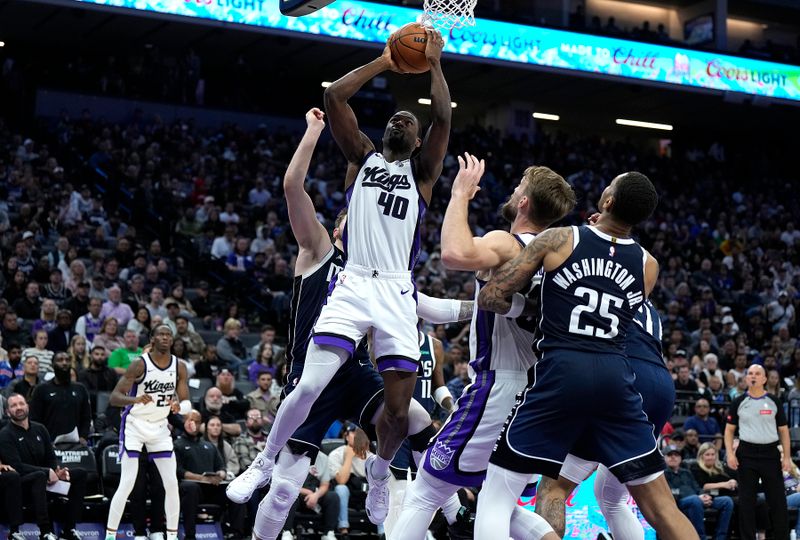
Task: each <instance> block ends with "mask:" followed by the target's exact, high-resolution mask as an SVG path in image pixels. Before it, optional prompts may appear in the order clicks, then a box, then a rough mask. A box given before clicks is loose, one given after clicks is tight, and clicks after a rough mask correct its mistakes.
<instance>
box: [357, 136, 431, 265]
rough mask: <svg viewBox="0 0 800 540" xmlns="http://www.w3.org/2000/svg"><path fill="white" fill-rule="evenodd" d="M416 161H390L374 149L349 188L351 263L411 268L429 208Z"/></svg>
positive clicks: (415, 260)
mask: <svg viewBox="0 0 800 540" xmlns="http://www.w3.org/2000/svg"><path fill="white" fill-rule="evenodd" d="M413 169H414V167H413V166H412V161H411V160H410V159H406V160H403V161H393V162H391V163H390V162H388V161H386V158H384V157H383V156H382V155H381V154H379V153H377V152H371V153H370V154H368V155H367V157H366V158H365V159H364V164H363V165H362V166H361V169H359V171H358V175H357V176H356V179H355V181H354V182H353V184H352V185H351V186H350V188H349V189H348V190H347V221H346V222H345V228H344V232H343V233H342V243H343V244H344V252H345V255H346V260H347V264H355V265H359V266H363V267H365V268H369V269H372V270H384V271H386V272H407V271H409V270H412V269H413V268H414V265H415V264H416V262H417V256H418V254H419V247H420V242H419V235H420V231H419V228H420V223H421V222H422V217H423V215H424V214H425V209H426V207H427V205H426V203H425V200H424V199H423V198H422V196H421V195H420V193H419V190H418V189H417V184H416V181H415V180H414V170H413Z"/></svg>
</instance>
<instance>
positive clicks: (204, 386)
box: [189, 379, 214, 405]
mask: <svg viewBox="0 0 800 540" xmlns="http://www.w3.org/2000/svg"><path fill="white" fill-rule="evenodd" d="M191 380H192V381H198V384H197V385H196V386H197V388H195V384H194V383H192V384H190V385H189V399H190V400H191V401H192V403H195V404H197V405H199V404H200V403H202V402H203V398H204V397H205V395H206V390H208V389H209V388H211V387H212V386H214V382H213V381H211V380H210V379H191Z"/></svg>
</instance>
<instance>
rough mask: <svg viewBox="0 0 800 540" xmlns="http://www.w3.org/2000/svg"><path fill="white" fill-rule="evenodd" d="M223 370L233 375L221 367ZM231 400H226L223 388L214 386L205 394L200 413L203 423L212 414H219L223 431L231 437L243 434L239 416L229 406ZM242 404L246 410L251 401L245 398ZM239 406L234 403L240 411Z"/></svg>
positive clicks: (221, 371) (234, 406) (235, 407)
mask: <svg viewBox="0 0 800 540" xmlns="http://www.w3.org/2000/svg"><path fill="white" fill-rule="evenodd" d="M223 372H227V373H228V376H231V374H230V372H229V371H228V370H227V369H225V368H223V369H221V370H220V373H219V374H222V373H223ZM219 374H218V376H219ZM229 401H230V400H227V401H226V400H225V399H224V397H223V395H222V390H220V389H219V388H217V387H216V386H212V387H211V388H209V389H208V390H206V395H205V396H203V403H202V404H201V406H200V414H201V415H202V420H203V423H205V421H206V420H208V418H209V417H211V416H219V418H220V420H222V432H223V433H225V435H227V436H229V437H238V436H239V435H241V434H242V426H240V425H239V423H238V422H237V416H236V415H235V414H234V413H233V412H232V411H231V407H229V406H228V403H229ZM242 405H243V407H244V410H245V412H246V411H247V408H249V402H248V401H247V400H245V401H244V404H242ZM237 407H238V404H234V405H233V408H234V409H236V410H237V411H238V408H237ZM242 416H244V415H242Z"/></svg>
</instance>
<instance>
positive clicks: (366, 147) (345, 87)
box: [325, 38, 399, 181]
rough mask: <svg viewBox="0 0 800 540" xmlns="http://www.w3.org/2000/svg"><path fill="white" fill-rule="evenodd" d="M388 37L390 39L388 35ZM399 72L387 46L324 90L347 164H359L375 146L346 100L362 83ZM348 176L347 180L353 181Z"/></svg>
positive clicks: (333, 128)
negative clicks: (379, 75) (359, 125)
mask: <svg viewBox="0 0 800 540" xmlns="http://www.w3.org/2000/svg"><path fill="white" fill-rule="evenodd" d="M389 39H391V38H389ZM387 70H392V71H399V70H398V69H397V65H396V64H395V63H394V61H393V60H392V55H391V52H390V50H389V46H388V45H387V46H386V47H385V48H384V49H383V54H381V56H379V57H378V58H376V59H375V60H373V61H372V62H370V63H369V64H365V65H363V66H361V67H360V68H357V69H354V70H353V71H351V72H350V73H348V74H347V75H345V76H344V77H342V78H341V79H338V80H336V81H334V82H333V83H332V84H331V85H330V86H329V87H328V88H326V89H325V112H326V113H327V115H328V122H329V123H330V126H331V135H333V139H334V140H335V141H336V144H338V145H339V148H341V150H342V153H343V154H344V157H345V158H347V161H348V162H350V163H358V164H359V165H360V164H361V159H362V158H363V157H364V156H365V155H367V153H368V152H371V151H373V150H375V145H373V144H372V142H371V141H370V140H369V137H367V136H366V135H364V134H363V133H362V132H361V131H359V129H358V120H357V119H356V115H355V113H354V112H353V109H352V108H351V107H350V104H349V103H348V100H349V99H350V98H351V97H353V96H354V95H355V93H356V92H358V91H359V90H360V89H361V87H362V86H364V84H365V83H366V82H367V81H369V80H371V79H372V78H373V77H375V76H376V75H378V74H380V73H383V72H384V71H387ZM354 179H355V177H354V178H352V179H350V178H348V181H352V180H354Z"/></svg>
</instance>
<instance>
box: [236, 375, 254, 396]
mask: <svg viewBox="0 0 800 540" xmlns="http://www.w3.org/2000/svg"><path fill="white" fill-rule="evenodd" d="M236 389H237V390H240V391H241V392H242V394H245V395H247V394H249V393H250V392H252V391H253V390H255V389H256V385H254V384H253V383H252V382H251V381H250V379H238V380H237V381H236Z"/></svg>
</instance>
